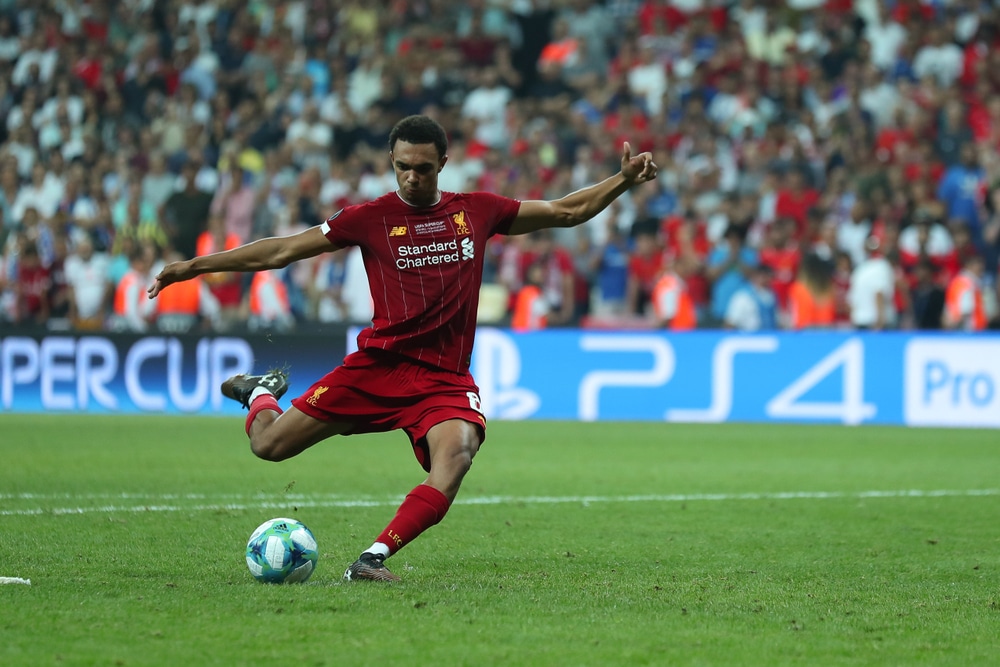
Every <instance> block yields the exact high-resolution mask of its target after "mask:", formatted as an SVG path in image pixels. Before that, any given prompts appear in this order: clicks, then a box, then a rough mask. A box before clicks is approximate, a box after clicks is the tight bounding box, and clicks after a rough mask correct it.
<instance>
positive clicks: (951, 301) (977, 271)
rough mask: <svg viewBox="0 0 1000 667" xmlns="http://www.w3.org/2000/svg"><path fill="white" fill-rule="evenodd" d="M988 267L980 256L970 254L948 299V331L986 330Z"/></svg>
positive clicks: (946, 319)
mask: <svg viewBox="0 0 1000 667" xmlns="http://www.w3.org/2000/svg"><path fill="white" fill-rule="evenodd" d="M984 269H985V264H984V262H983V258H982V257H981V256H979V255H968V256H967V257H966V258H965V262H964V263H963V265H962V270H961V271H960V272H959V274H958V275H956V276H955V277H954V278H952V279H951V282H949V283H948V289H947V290H946V291H945V297H944V325H945V327H947V328H948V329H959V330H962V331H982V330H983V329H985V328H986V324H987V320H986V312H985V310H984V309H983V274H984Z"/></svg>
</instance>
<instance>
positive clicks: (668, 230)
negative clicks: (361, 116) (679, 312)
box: [660, 209, 712, 312]
mask: <svg viewBox="0 0 1000 667" xmlns="http://www.w3.org/2000/svg"><path fill="white" fill-rule="evenodd" d="M660 235H661V237H662V238H663V239H664V240H665V242H666V243H665V248H664V260H665V261H669V262H671V263H672V264H673V266H674V270H675V271H676V272H677V274H678V275H679V276H680V277H681V278H682V279H683V280H684V283H685V285H686V286H687V293H688V296H690V297H691V301H692V303H694V306H695V309H696V310H697V311H698V312H702V311H703V310H704V309H705V308H707V307H708V301H709V299H710V298H711V290H710V288H709V287H710V286H709V284H708V278H706V277H705V258H706V257H708V253H709V252H711V251H712V242H711V241H709V240H708V234H707V232H706V228H705V223H704V222H702V221H701V220H700V219H699V218H698V217H697V215H696V214H695V212H694V211H693V210H692V209H688V210H687V211H685V213H684V214H683V215H671V216H668V217H666V218H664V219H663V222H662V223H661V225H660Z"/></svg>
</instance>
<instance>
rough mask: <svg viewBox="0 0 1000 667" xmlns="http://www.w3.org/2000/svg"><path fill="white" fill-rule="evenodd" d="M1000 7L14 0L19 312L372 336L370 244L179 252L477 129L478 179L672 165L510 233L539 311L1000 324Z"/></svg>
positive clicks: (293, 218) (9, 51) (12, 123)
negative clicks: (170, 266) (538, 228)
mask: <svg viewBox="0 0 1000 667" xmlns="http://www.w3.org/2000/svg"><path fill="white" fill-rule="evenodd" d="M998 5H1000V3H996V2H993V1H986V0H982V1H980V0H890V1H885V2H880V1H879V0H771V1H767V0H604V1H601V0H551V1H544V0H460V1H459V0H455V1H452V0H390V1H387V2H385V3H373V2H360V1H352V0H293V1H287V2H282V1H276V2H265V1H263V0H189V1H185V0H118V1H115V0H81V1H78V0H31V1H30V2H29V1H26V0H0V112H2V113H0V119H3V120H2V121H0V250H2V252H0V322H6V323H8V324H7V325H5V326H9V324H10V323H17V324H23V325H29V326H45V327H48V328H49V329H55V330H59V329H76V330H106V329H113V330H128V331H144V330H150V329H153V330H162V331H185V330H190V329H191V328H197V329H200V330H216V331H223V330H227V329H230V328H233V327H247V326H249V327H250V328H252V329H257V328H264V329H276V330H291V329H293V328H295V327H296V326H301V325H302V324H304V323H312V322H355V323H357V322H365V321H366V320H368V319H369V318H370V316H371V303H370V298H369V296H368V285H367V281H366V277H365V273H364V269H363V266H362V263H361V258H360V256H359V251H357V250H356V249H354V250H352V249H345V250H342V251H338V252H336V253H332V254H329V255H325V256H321V257H318V258H315V259H312V260H309V261H305V262H301V263H297V264H295V265H292V266H290V267H288V268H287V269H284V270H280V271H272V272H263V273H260V274H254V275H250V274H247V275H243V274H222V275H211V276H205V277H204V278H202V279H198V280H195V281H191V282H190V283H185V284H183V285H175V286H173V287H171V288H170V289H168V290H166V291H165V292H164V293H163V295H162V296H161V297H160V298H159V299H157V300H155V301H150V300H148V299H146V298H145V290H146V288H147V287H148V286H149V285H150V284H151V282H152V277H153V276H155V274H156V272H157V271H158V270H159V267H161V266H162V265H163V264H164V263H165V262H169V261H172V260H175V259H178V258H190V257H193V256H196V255H200V254H205V253H209V252H213V251H217V250H220V249H225V248H231V247H235V246H237V245H240V244H243V243H247V242H249V241H252V240H254V239H257V238H262V237H265V236H272V235H283V234H289V233H294V232H296V231H299V230H302V229H306V228H308V227H310V226H313V225H316V224H319V223H320V222H321V221H322V220H324V219H325V218H326V217H328V216H330V215H332V214H333V213H335V212H336V211H337V210H339V209H340V208H342V207H343V206H345V205H349V204H354V203H359V202H364V201H367V200H370V199H373V198H375V197H378V196H380V195H382V194H384V193H386V192H389V191H391V190H393V189H394V188H395V187H396V184H395V179H394V175H393V172H392V169H391V166H390V163H389V159H388V154H387V140H388V133H389V130H390V129H391V127H392V126H393V124H394V123H395V122H396V121H397V120H399V119H400V118H402V117H404V116H406V115H409V114H413V113H426V114H428V115H431V116H432V117H434V118H436V119H437V120H439V121H440V122H441V123H442V124H443V125H444V126H445V127H446V128H447V129H448V131H449V135H450V136H449V138H450V147H449V161H448V164H447V166H446V167H445V169H444V171H443V172H442V173H441V176H440V179H441V180H440V185H441V188H442V189H443V190H448V191H471V190H487V191H491V192H496V193H500V194H503V195H506V196H510V197H515V198H519V199H553V198H557V197H559V196H562V195H564V194H566V193H568V192H570V191H572V190H574V189H576V188H579V187H583V186H585V185H588V184H590V183H593V182H596V181H598V180H601V179H603V178H605V177H606V176H608V175H610V174H612V173H614V172H615V171H616V170H617V168H618V164H619V161H620V158H621V151H622V145H623V142H625V141H628V142H629V143H630V144H631V147H632V150H633V152H638V151H647V150H648V151H652V152H653V154H654V159H655V160H656V162H657V164H658V165H659V167H660V178H659V179H658V181H657V182H655V183H653V184H647V185H644V186H642V187H639V188H636V189H634V190H633V191H631V192H630V193H627V194H626V195H625V196H623V197H622V198H620V199H619V200H618V201H616V202H615V204H614V205H612V206H611V207H610V208H609V209H608V210H606V211H605V212H604V213H602V214H601V215H599V216H598V217H597V218H595V219H594V220H592V221H590V222H588V223H586V224H585V225H583V226H581V227H578V228H575V229H568V230H562V229H560V230H553V231H549V232H544V233H538V234H534V235H530V236H524V237H509V238H508V237H496V238H494V239H493V240H491V242H490V246H489V248H490V252H489V256H488V258H487V262H486V269H485V281H486V284H485V286H484V290H483V294H482V299H481V303H480V319H481V320H482V321H484V322H500V323H510V324H512V325H513V326H514V327H516V328H519V329H533V328H540V327H546V326H548V327H552V326H569V325H573V326H585V327H607V328H621V327H631V328H654V327H668V328H671V329H675V330H682V329H690V328H696V327H726V328H733V329H740V330H746V331H753V330H762V329H777V328H784V329H805V328H833V327H843V328H858V329H872V330H880V329H897V328H902V329H938V328H950V329H961V330H981V329H985V328H989V327H990V326H994V327H995V326H997V320H998V308H997V301H998V298H997V295H998V281H997V271H998V267H997V257H998V254H1000V152H998V148H1000V8H998Z"/></svg>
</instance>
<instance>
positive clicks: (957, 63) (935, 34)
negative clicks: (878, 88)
mask: <svg viewBox="0 0 1000 667" xmlns="http://www.w3.org/2000/svg"><path fill="white" fill-rule="evenodd" d="M963 62H964V55H963V53H962V49H961V47H959V46H958V45H957V44H955V43H954V42H953V41H951V37H950V35H949V34H948V32H947V30H946V29H945V27H944V26H943V25H932V26H930V28H929V29H928V31H927V41H926V42H925V43H924V45H923V46H921V47H920V48H919V49H918V50H917V53H916V56H914V58H913V73H914V74H916V75H917V77H918V78H920V79H923V78H924V77H925V76H932V77H934V78H935V80H937V82H938V84H939V85H940V86H941V87H942V88H950V87H951V84H953V83H955V80H956V79H957V78H958V76H959V75H960V74H961V73H962V65H963Z"/></svg>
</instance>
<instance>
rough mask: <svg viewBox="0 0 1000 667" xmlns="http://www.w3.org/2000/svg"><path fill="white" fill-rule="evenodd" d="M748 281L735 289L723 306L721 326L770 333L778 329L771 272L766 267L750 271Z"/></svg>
mask: <svg viewBox="0 0 1000 667" xmlns="http://www.w3.org/2000/svg"><path fill="white" fill-rule="evenodd" d="M749 278H750V279H749V281H748V282H747V283H746V284H745V285H743V286H741V287H740V288H738V289H737V290H736V291H735V292H734V293H733V296H732V297H731V298H730V299H729V305H728V306H726V313H725V317H724V318H723V326H724V327H726V328H727V329H736V330H738V331H772V330H774V329H777V328H778V324H779V322H778V315H779V310H778V299H777V297H776V295H775V293H774V289H773V287H772V285H773V284H774V272H773V270H772V269H771V267H770V266H768V265H767V264H758V265H757V266H755V267H753V268H751V269H750V276H749Z"/></svg>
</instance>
